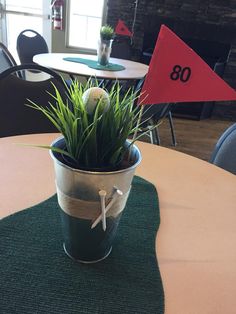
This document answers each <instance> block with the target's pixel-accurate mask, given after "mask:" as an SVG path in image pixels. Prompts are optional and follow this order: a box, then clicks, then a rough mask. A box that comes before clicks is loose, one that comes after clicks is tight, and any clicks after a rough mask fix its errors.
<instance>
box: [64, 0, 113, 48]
mask: <svg viewBox="0 0 236 314" xmlns="http://www.w3.org/2000/svg"><path fill="white" fill-rule="evenodd" d="M85 1H86V0H85ZM107 2H108V0H103V9H102V21H101V25H104V24H105V22H106V19H107ZM70 6H71V0H68V2H67V9H66V30H65V45H66V48H69V49H73V50H75V49H76V50H79V51H80V52H81V53H88V54H96V53H97V50H96V49H91V48H86V47H80V46H72V45H69V33H70V26H69V25H70Z"/></svg>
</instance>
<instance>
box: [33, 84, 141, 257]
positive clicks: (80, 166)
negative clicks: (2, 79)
mask: <svg viewBox="0 0 236 314" xmlns="http://www.w3.org/2000/svg"><path fill="white" fill-rule="evenodd" d="M91 82H92V80H90V81H89V82H88V83H87V84H86V86H83V85H82V84H80V83H79V82H78V81H73V82H72V84H71V85H70V87H66V94H67V99H66V101H65V100H64V101H63V97H62V95H60V93H59V91H58V90H57V88H56V87H55V86H54V88H55V95H52V94H51V97H52V102H51V103H50V105H49V106H48V107H46V108H45V106H44V107H41V106H40V105H38V104H35V103H33V102H30V104H29V106H31V107H33V108H34V109H37V110H39V111H40V112H41V113H43V114H44V115H45V116H46V118H48V119H49V120H50V121H51V122H52V123H53V124H54V126H55V127H56V128H57V129H58V131H59V132H60V133H61V134H62V137H60V138H58V139H56V140H55V141H54V142H53V143H52V145H51V146H43V147H44V148H49V149H50V150H51V157H52V159H53V160H54V167H55V173H56V185H57V195H58V202H59V205H60V208H61V218H62V226H63V233H64V250H65V252H66V253H67V254H68V255H69V256H70V257H72V258H74V259H75V260H79V261H83V262H95V261H99V260H102V259H104V258H105V257H106V256H107V255H108V254H109V253H110V251H111V248H112V242H113V238H114V236H115V234H116V229H117V226H118V222H119V220H120V217H121V213H122V211H123V209H124V207H125V204H126V201H127V198H128V195H129V192H130V188H131V182H132V178H133V176H134V172H135V168H136V167H137V165H138V164H139V163H140V161H141V155H140V152H139V150H138V148H137V147H136V146H135V145H134V141H135V140H136V139H137V138H138V137H139V136H140V135H139V136H137V134H138V133H137V132H138V130H139V129H140V126H141V122H140V121H141V114H142V109H141V110H140V109H139V108H137V106H135V104H134V103H135V100H136V99H137V92H134V91H133V90H131V89H130V90H128V91H127V92H126V93H125V95H124V96H122V97H121V93H120V91H121V88H120V86H119V84H118V83H115V84H114V85H113V86H112V88H111V90H110V92H107V91H105V90H104V89H102V88H100V87H98V85H97V83H96V82H95V86H92V84H94V83H91ZM93 82H94V80H93ZM65 86H66V85H65ZM141 107H143V106H141ZM129 137H131V140H130V141H128V138H129Z"/></svg>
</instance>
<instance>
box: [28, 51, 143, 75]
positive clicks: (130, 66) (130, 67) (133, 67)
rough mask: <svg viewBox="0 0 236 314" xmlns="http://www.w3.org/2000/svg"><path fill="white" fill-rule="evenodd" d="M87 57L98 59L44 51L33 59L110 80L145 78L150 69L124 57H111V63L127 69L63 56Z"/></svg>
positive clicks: (95, 58) (82, 56)
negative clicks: (108, 68)
mask: <svg viewBox="0 0 236 314" xmlns="http://www.w3.org/2000/svg"><path fill="white" fill-rule="evenodd" d="M66 57H73V58H76V57H77V58H85V59H91V60H97V56H94V55H85V54H67V53H43V54H38V55H36V56H34V58H33V61H34V62H35V63H38V64H39V65H42V66H45V67H47V68H51V69H53V70H56V71H59V72H63V73H67V74H71V75H81V76H85V77H90V76H96V77H97V78H102V79H109V80H112V79H113V80H115V79H118V80H137V79H141V78H143V77H144V76H145V75H146V74H147V71H148V66H147V65H146V64H143V63H139V62H134V61H130V60H124V59H116V58H110V62H111V63H117V64H120V65H123V66H124V67H125V70H121V71H104V70H96V69H92V68H89V67H88V66H87V65H85V64H82V63H77V62H70V61H65V60H63V58H66Z"/></svg>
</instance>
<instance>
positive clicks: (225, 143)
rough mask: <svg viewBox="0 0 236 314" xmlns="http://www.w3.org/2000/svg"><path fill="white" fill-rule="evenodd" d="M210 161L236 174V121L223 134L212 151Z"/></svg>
mask: <svg viewBox="0 0 236 314" xmlns="http://www.w3.org/2000/svg"><path fill="white" fill-rule="evenodd" d="M210 162H211V163H213V164H214V165H216V166H218V167H220V168H223V169H225V170H227V171H229V172H232V173H234V174H236V123H234V124H233V125H231V126H230V127H229V128H228V129H226V130H225V131H224V133H223V134H222V135H221V137H220V138H219V140H218V141H217V143H216V146H215V148H214V150H213V152H212V155H211V158H210Z"/></svg>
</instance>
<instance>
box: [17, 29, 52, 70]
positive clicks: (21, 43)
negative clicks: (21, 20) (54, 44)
mask: <svg viewBox="0 0 236 314" xmlns="http://www.w3.org/2000/svg"><path fill="white" fill-rule="evenodd" d="M28 35H29V36H28ZM16 49H17V53H18V56H19V59H20V62H21V64H25V63H27V64H28V63H33V57H34V56H35V55H36V54H40V53H47V52H48V46H47V43H46V41H45V39H44V38H43V37H42V36H41V35H40V34H39V33H37V32H36V31H34V30H32V29H25V30H24V31H22V32H21V33H20V34H19V35H18V37H17V42H16Z"/></svg>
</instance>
